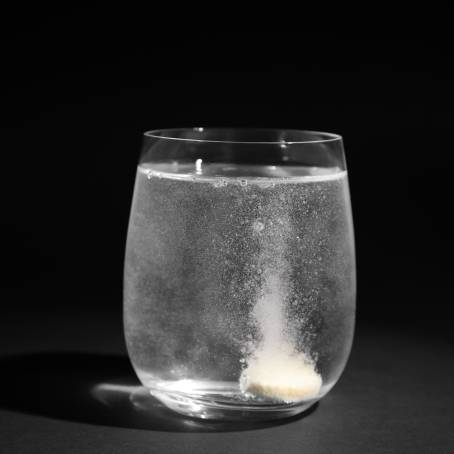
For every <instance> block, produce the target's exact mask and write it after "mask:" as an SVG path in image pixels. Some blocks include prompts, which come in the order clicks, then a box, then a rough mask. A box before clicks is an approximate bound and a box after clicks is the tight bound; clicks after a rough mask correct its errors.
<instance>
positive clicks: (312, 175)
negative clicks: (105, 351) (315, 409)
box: [124, 128, 356, 420]
mask: <svg viewBox="0 0 454 454" xmlns="http://www.w3.org/2000/svg"><path fill="white" fill-rule="evenodd" d="M355 293H356V282H355V254H354V239H353V225H352V216H351V207H350V195H349V188H348V180H347V171H346V165H345V158H344V152H343V144H342V138H341V137H340V136H338V135H335V134H329V133H323V132H312V131H298V130H269V129H222V128H221V129H220V128H193V129H190V128H188V129H169V130H159V131H151V132H147V133H145V139H144V146H143V151H142V154H141V158H140V162H139V166H138V169H137V177H136V183H135V189H134V197H133V202H132V209H131V217H130V223H129V231H128V240H127V248H126V260H125V286H124V324H125V333H126V341H127V347H128V351H129V355H130V358H131V361H132V364H133V366H134V368H135V370H136V373H137V375H138V377H139V379H140V381H141V382H142V384H143V385H144V386H145V387H147V388H148V389H149V391H150V393H151V394H152V395H153V396H155V397H156V398H158V399H159V400H160V401H162V402H163V403H164V404H165V405H166V406H168V407H169V408H171V409H173V410H175V411H178V412H180V413H183V414H186V415H190V416H194V417H200V418H213V419H229V420H232V419H240V420H241V419H273V418H280V417H286V416H291V415H294V414H296V413H299V412H301V411H303V410H305V409H306V408H308V407H309V406H311V405H312V404H313V403H315V402H316V401H317V400H319V399H320V398H321V397H323V396H324V395H325V394H326V393H327V392H328V391H329V390H330V389H331V388H332V387H333V385H334V384H335V383H336V381H337V380H338V378H339V376H340V374H341V373H342V370H343V368H344V366H345V364H346V361H347V358H348V355H349V353H350V348H351V344H352V338H353V331H354V318H355Z"/></svg>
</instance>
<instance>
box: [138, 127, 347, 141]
mask: <svg viewBox="0 0 454 454" xmlns="http://www.w3.org/2000/svg"><path fill="white" fill-rule="evenodd" d="M208 131H210V132H214V131H219V132H224V133H225V132H229V131H231V132H242V133H247V132H251V133H253V132H256V133H276V134H277V135H278V134H279V133H281V134H283V133H294V134H300V135H302V136H303V135H307V136H309V138H308V139H304V140H251V141H249V140H217V139H203V138H202V139H195V138H189V137H178V136H177V135H176V134H177V133H182V132H196V133H197V132H200V133H202V132H208ZM143 135H144V136H145V137H150V138H153V139H161V140H176V141H180V142H196V143H218V144H242V145H303V144H323V143H328V142H342V136H341V135H340V134H336V133H332V132H324V131H314V130H309V129H280V128H234V127H232V128H227V127H211V126H209V127H193V128H165V129H153V130H149V131H145V132H144V133H143ZM310 136H313V137H312V138H310Z"/></svg>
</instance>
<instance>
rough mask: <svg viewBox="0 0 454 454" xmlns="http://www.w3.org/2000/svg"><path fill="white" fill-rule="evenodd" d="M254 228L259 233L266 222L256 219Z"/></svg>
mask: <svg viewBox="0 0 454 454" xmlns="http://www.w3.org/2000/svg"><path fill="white" fill-rule="evenodd" d="M252 228H253V229H254V230H255V231H256V232H257V233H260V232H261V231H262V230H263V229H264V228H265V224H264V223H263V222H262V221H260V220H256V221H255V222H254V224H253V225H252Z"/></svg>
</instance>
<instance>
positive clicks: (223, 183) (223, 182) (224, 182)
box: [221, 180, 229, 186]
mask: <svg viewBox="0 0 454 454" xmlns="http://www.w3.org/2000/svg"><path fill="white" fill-rule="evenodd" d="M221 184H222V186H227V185H228V184H229V182H228V181H227V180H222V181H221Z"/></svg>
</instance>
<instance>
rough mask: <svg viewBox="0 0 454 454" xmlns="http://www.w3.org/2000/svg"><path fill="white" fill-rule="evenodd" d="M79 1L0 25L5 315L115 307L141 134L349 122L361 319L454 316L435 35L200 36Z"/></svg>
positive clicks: (445, 104)
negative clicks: (77, 5) (74, 6)
mask: <svg viewBox="0 0 454 454" xmlns="http://www.w3.org/2000/svg"><path fill="white" fill-rule="evenodd" d="M87 11H88V10H87ZM87 11H79V12H77V11H72V12H66V13H53V14H51V13H45V12H41V13H40V15H39V18H38V20H37V19H36V17H33V15H32V14H28V15H25V17H24V15H21V16H20V20H16V21H15V22H12V23H11V24H9V26H6V27H3V29H2V41H1V46H2V62H3V63H2V73H1V89H2V119H1V125H0V126H1V134H0V143H1V149H2V158H1V160H2V186H3V190H2V193H3V196H4V197H3V202H2V220H1V228H2V240H3V241H2V243H3V246H2V262H3V268H4V270H3V272H2V277H3V288H4V290H3V294H4V301H5V302H4V304H3V305H2V311H8V310H9V309H10V308H13V309H18V310H19V311H24V313H25V312H30V311H33V310H48V311H52V310H56V309H57V308H58V309H59V310H61V309H62V308H64V307H67V306H71V307H73V308H77V310H80V311H81V312H83V311H87V312H88V311H90V310H97V311H105V312H106V313H109V314H111V315H114V316H118V317H121V304H122V273H123V253H124V244H125V238H126V229H127V222H128V216H129V206H130V201H131V196H132V189H133V183H134V176H135V167H136V163H137V159H138V154H139V150H140V145H141V133H142V132H143V131H144V130H147V129H155V128H160V127H179V126H200V125H202V126H242V127H247V126H257V127H282V128H302V129H316V130H324V131H330V132H336V133H340V134H342V135H343V137H344V141H345V147H346V155H347V162H348V166H349V175H350V185H351V192H352V203H353V212H354V220H355V233H356V242H357V264H358V290H359V293H358V318H359V320H360V322H361V321H363V320H364V321H375V322H377V323H382V324H386V323H393V322H397V323H400V324H401V325H402V326H404V327H405V326H411V325H413V324H417V323H419V324H421V323H423V324H424V325H427V326H430V327H433V328H436V329H441V328H443V327H448V326H449V322H450V320H449V317H450V313H451V310H450V308H451V306H452V296H451V281H450V275H451V269H452V266H451V262H452V225H451V224H450V222H449V212H450V211H451V209H452V190H451V187H452V185H451V178H452V177H451V169H452V166H453V161H454V157H453V156H454V152H453V146H452V132H453V127H452V121H453V104H452V82H453V77H452V76H453V74H452V65H451V63H450V60H451V51H450V48H449V46H448V44H447V42H446V40H445V39H443V38H441V37H440V38H439V39H435V38H433V39H432V40H431V41H427V40H424V39H420V38H419V37H414V38H412V37H408V38H407V39H405V40H397V39H396V40H389V39H385V38H376V39H373V40H372V39H360V38H356V39H351V38H345V37H343V36H342V35H326V34H316V35H308V34H302V33H298V32H292V33H291V32H287V33H283V32H265V31H261V32H255V33H253V32H245V31H244V32H238V33H235V32H233V31H226V30H224V31H218V32H215V31H213V30H211V31H209V32H208V31H207V32H202V31H199V30H194V29H185V30H177V27H175V28H170V27H169V28H167V29H166V28H164V27H160V28H157V27H156V25H157V23H158V22H159V18H153V20H151V19H149V18H140V17H135V18H131V17H129V18H122V17H121V15H118V16H116V17H113V16H112V17H111V16H107V15H105V14H98V15H96V14H95V13H91V12H90V14H87ZM16 19H17V18H16ZM5 22H8V20H6V21H5ZM5 25H8V24H5ZM194 28H195V27H194Z"/></svg>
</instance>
